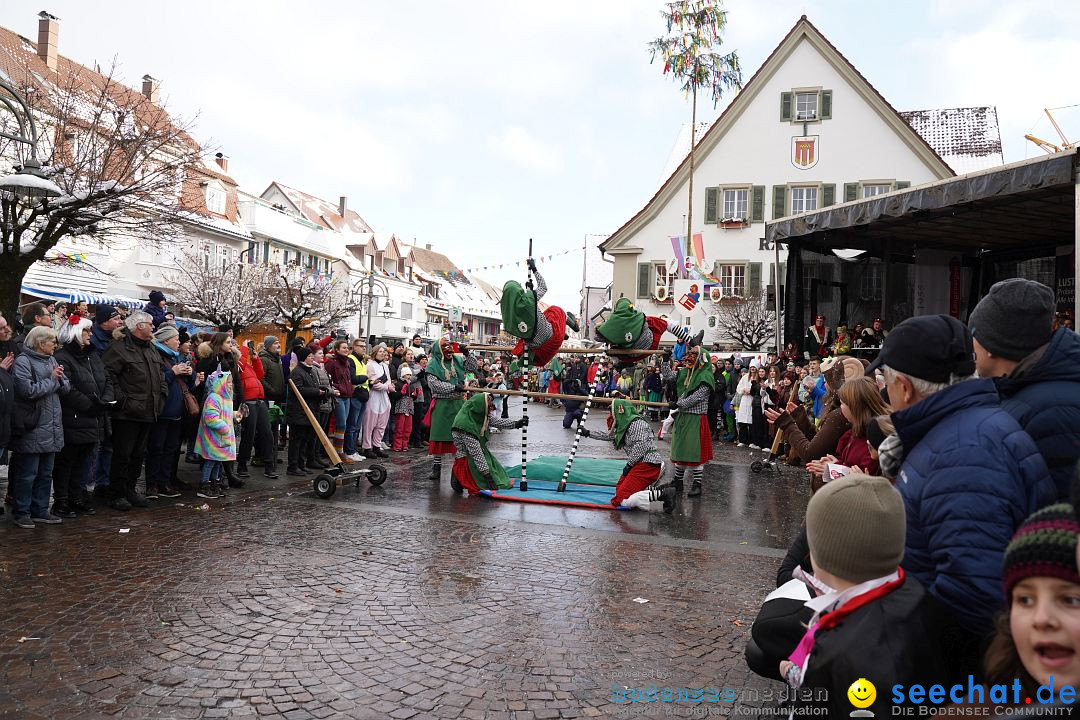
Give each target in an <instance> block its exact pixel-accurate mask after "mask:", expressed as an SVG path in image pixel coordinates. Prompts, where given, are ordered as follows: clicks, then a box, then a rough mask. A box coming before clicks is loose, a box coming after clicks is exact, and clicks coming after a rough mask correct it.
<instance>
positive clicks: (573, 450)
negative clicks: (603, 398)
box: [555, 373, 607, 492]
mask: <svg viewBox="0 0 1080 720" xmlns="http://www.w3.org/2000/svg"><path fill="white" fill-rule="evenodd" d="M601 382H603V383H604V385H605V386H606V385H607V373H603V374H600V373H597V376H596V378H595V379H594V381H593V382H592V384H590V385H589V396H588V397H587V398H585V409H584V410H582V411H581V421H580V422H579V423H578V426H577V431H575V432H574V444H573V445H571V446H570V455H569V457H567V458H566V467H565V468H563V473H562V480H560V481H559V487H558V488H556V490H555V492H566V480H567V479H568V478H569V477H570V467H571V466H572V465H573V464H574V457H575V456H577V448H578V443H580V442H581V428H583V427H585V421H586V420H588V419H589V408H591V407H592V401H593V395H595V394H596V386H597V385H599V384H600V383H601Z"/></svg>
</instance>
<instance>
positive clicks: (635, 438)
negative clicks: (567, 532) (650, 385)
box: [581, 398, 676, 514]
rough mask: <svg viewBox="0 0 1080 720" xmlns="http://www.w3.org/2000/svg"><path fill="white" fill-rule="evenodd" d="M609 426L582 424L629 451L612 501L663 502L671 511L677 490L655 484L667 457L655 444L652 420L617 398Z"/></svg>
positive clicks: (645, 505)
mask: <svg viewBox="0 0 1080 720" xmlns="http://www.w3.org/2000/svg"><path fill="white" fill-rule="evenodd" d="M607 426H608V432H603V431H592V430H589V429H588V428H581V434H582V435H584V436H585V437H592V438H596V439H597V440H611V441H612V442H614V443H615V447H616V448H622V449H623V450H624V451H625V452H626V457H627V459H628V461H627V463H626V466H625V467H623V471H622V475H620V476H619V482H618V483H617V484H616V485H615V497H613V498H611V504H612V505H614V506H615V507H621V508H627V509H630V508H640V509H642V510H650V509H651V503H653V502H662V503H663V507H664V512H666V513H668V514H671V511H672V510H673V509H674V508H675V494H676V493H675V489H674V488H673V487H672V486H671V485H667V486H665V487H662V488H661V487H658V486H657V484H656V483H657V480H658V479H659V478H660V475H661V473H663V471H664V461H663V458H662V457H661V456H660V452H659V451H658V450H657V449H656V445H655V444H653V432H652V428H650V427H649V423H648V422H646V421H645V418H643V417H641V416H640V415H638V413H637V410H635V409H634V406H633V405H632V404H630V403H628V402H627V401H626V400H623V399H621V398H618V399H616V400H615V401H614V402H613V403H612V404H611V412H610V413H609V414H608V419H607Z"/></svg>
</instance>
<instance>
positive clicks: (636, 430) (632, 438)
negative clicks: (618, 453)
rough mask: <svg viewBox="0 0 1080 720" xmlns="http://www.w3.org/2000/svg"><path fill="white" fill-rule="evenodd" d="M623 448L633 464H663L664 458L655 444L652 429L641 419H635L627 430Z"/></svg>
mask: <svg viewBox="0 0 1080 720" xmlns="http://www.w3.org/2000/svg"><path fill="white" fill-rule="evenodd" d="M623 448H624V449H625V450H626V457H627V459H628V460H629V461H630V462H631V463H639V462H648V463H653V464H655V465H659V464H660V463H662V462H663V457H662V456H661V455H660V453H659V452H658V451H657V449H656V445H655V444H654V443H653V433H652V428H651V427H649V424H648V423H647V422H645V421H644V420H642V419H641V418H637V419H635V420H634V421H633V422H632V423H630V427H628V428H627V429H626V438H625V439H624V442H623Z"/></svg>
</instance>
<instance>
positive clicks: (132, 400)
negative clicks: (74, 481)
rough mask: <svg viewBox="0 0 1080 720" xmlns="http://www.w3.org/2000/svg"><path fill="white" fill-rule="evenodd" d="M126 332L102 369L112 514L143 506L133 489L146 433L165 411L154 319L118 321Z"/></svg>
mask: <svg viewBox="0 0 1080 720" xmlns="http://www.w3.org/2000/svg"><path fill="white" fill-rule="evenodd" d="M124 325H125V327H126V329H127V332H126V334H125V335H124V337H123V339H122V340H117V341H116V342H114V343H113V344H112V345H110V346H109V349H108V350H106V351H105V356H104V358H103V359H104V361H105V369H106V371H108V373H109V377H110V379H111V380H112V384H113V389H114V393H115V398H116V405H114V406H113V413H112V450H113V456H112V467H111V468H110V470H109V495H110V498H109V505H110V506H111V507H112V508H113V509H114V510H124V511H126V510H130V509H131V507H132V506H133V505H134V506H136V507H146V506H147V502H146V498H145V497H143V496H142V495H140V494H139V493H138V492H136V490H135V484H136V482H138V479H139V472H140V471H141V470H142V466H143V460H144V459H145V457H146V444H147V442H148V441H149V439H150V430H151V428H153V425H154V422H155V421H156V420H157V419H158V416H159V415H160V414H161V411H162V409H163V408H164V407H165V398H166V397H167V396H168V393H169V386H168V384H167V383H166V382H165V372H164V370H163V368H162V361H161V354H160V353H158V351H157V350H155V349H154V346H153V344H152V343H151V342H150V341H151V340H152V339H153V336H154V318H153V317H151V316H150V314H149V313H145V312H142V311H136V312H133V313H131V314H130V315H128V316H127V317H126V318H125V319H124Z"/></svg>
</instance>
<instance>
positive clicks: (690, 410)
mask: <svg viewBox="0 0 1080 720" xmlns="http://www.w3.org/2000/svg"><path fill="white" fill-rule="evenodd" d="M675 388H676V390H677V391H678V393H679V399H678V400H676V401H674V402H672V403H671V404H670V407H671V409H672V411H678V413H677V414H676V415H675V423H674V424H673V425H672V426H671V462H672V463H673V464H674V465H675V480H674V481H673V482H672V485H673V486H674V488H675V491H676V492H682V489H683V476H684V475H685V474H686V468H691V472H692V473H693V478H694V484H693V485H692V486H691V487H690V492H689V493H687V495H688V496H689V497H697V496H698V495H700V494H701V476H702V471H703V469H704V466H705V463H707V462H709V461H710V460H712V457H713V452H712V434H711V433H710V431H709V422H708V420H707V419H706V418H705V415H706V414H707V413H708V412H709V396H710V395H711V394H712V393H713V392H715V391H716V380H715V378H714V377H713V371H712V363H711V362H710V361H709V353H707V352H706V351H705V350H703V349H702V348H699V347H694V348H690V350H688V351H687V352H686V357H685V358H683V368H682V369H681V370H679V375H678V377H677V378H676V379H675Z"/></svg>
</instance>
